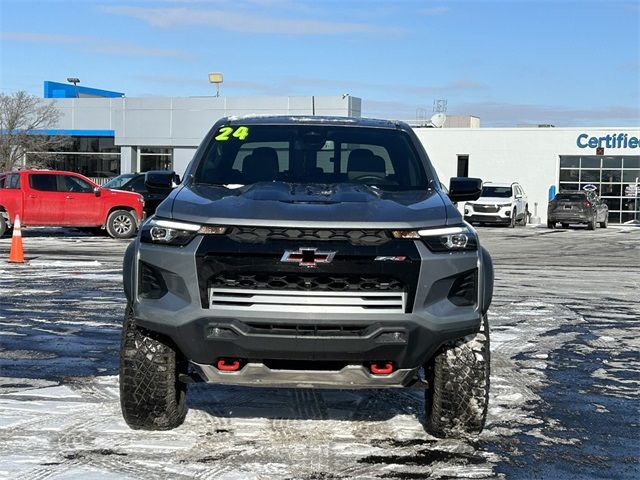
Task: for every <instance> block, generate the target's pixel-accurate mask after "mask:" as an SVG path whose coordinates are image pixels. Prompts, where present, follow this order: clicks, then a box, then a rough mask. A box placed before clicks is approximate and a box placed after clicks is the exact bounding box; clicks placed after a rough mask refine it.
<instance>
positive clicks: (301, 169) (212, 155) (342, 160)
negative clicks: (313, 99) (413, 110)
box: [194, 125, 430, 190]
mask: <svg viewBox="0 0 640 480" xmlns="http://www.w3.org/2000/svg"><path fill="white" fill-rule="evenodd" d="M429 180H430V179H428V178H427V175H426V173H425V170H424V167H423V165H422V162H421V161H420V158H419V157H418V155H417V153H416V151H415V150H414V149H413V148H412V146H411V141H410V138H409V137H408V135H407V134H406V133H404V132H402V131H400V130H391V129H379V128H359V127H342V126H326V127H324V126H309V125H254V126H249V127H242V126H234V127H227V126H223V127H221V128H220V129H219V130H218V131H217V132H216V133H215V134H214V139H213V140H212V141H211V143H210V144H209V145H208V147H207V150H206V151H205V154H204V157H203V159H202V160H201V161H200V163H199V165H198V167H197V169H196V172H195V178H194V181H195V182H196V183H207V184H222V185H229V184H232V185H247V184H251V183H256V182H272V181H280V182H288V183H320V184H335V183H359V184H366V185H372V186H376V187H378V188H380V189H389V190H425V189H426V188H427V186H428V184H429Z"/></svg>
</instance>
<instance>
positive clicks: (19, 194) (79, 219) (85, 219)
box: [0, 170, 144, 238]
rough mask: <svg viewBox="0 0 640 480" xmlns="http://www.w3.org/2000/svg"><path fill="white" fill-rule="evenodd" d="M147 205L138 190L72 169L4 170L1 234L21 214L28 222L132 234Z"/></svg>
mask: <svg viewBox="0 0 640 480" xmlns="http://www.w3.org/2000/svg"><path fill="white" fill-rule="evenodd" d="M143 206H144V200H143V198H142V196H141V195H139V194H137V193H130V192H121V191H114V190H110V189H108V188H104V187H100V186H98V185H96V184H95V183H93V182H92V181H91V180H89V179H88V178H86V177H84V176H82V175H80V174H77V173H74V172H64V171H57V170H23V171H19V172H9V173H2V174H0V235H2V234H4V233H5V231H6V230H7V229H8V228H10V227H11V226H12V225H13V223H14V222H15V218H16V216H17V215H19V217H20V222H21V224H22V225H24V226H31V227H36V226H38V227H40V226H53V227H89V228H96V227H98V228H104V229H106V230H107V233H109V235H111V236H112V237H114V238H129V237H132V236H133V235H135V232H136V229H137V227H138V225H139V223H140V221H141V220H142V218H143Z"/></svg>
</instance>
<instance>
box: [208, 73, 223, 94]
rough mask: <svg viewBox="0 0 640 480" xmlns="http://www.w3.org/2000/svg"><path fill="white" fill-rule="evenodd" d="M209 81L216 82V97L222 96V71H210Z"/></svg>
mask: <svg viewBox="0 0 640 480" xmlns="http://www.w3.org/2000/svg"><path fill="white" fill-rule="evenodd" d="M209 83H215V84H216V97H219V96H220V84H221V83H222V73H220V72H210V73H209Z"/></svg>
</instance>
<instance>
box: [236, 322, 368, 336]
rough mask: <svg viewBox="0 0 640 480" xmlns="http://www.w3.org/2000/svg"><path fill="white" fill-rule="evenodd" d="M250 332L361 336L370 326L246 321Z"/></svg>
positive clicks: (261, 333)
mask: <svg viewBox="0 0 640 480" xmlns="http://www.w3.org/2000/svg"><path fill="white" fill-rule="evenodd" d="M245 324H246V325H247V326H248V327H249V329H250V330H249V333H256V334H260V335H293V336H296V337H302V336H309V337H360V336H362V335H364V333H365V332H366V330H367V329H368V328H369V327H367V326H362V325H326V324H320V325H317V324H291V323H257V322H245Z"/></svg>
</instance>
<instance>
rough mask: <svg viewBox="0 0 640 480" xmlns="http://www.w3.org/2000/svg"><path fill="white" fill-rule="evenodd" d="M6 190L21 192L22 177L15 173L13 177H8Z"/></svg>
mask: <svg viewBox="0 0 640 480" xmlns="http://www.w3.org/2000/svg"><path fill="white" fill-rule="evenodd" d="M5 188H11V189H13V190H19V189H20V175H19V174H17V173H14V174H13V175H8V176H7V181H6V184H5Z"/></svg>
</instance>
